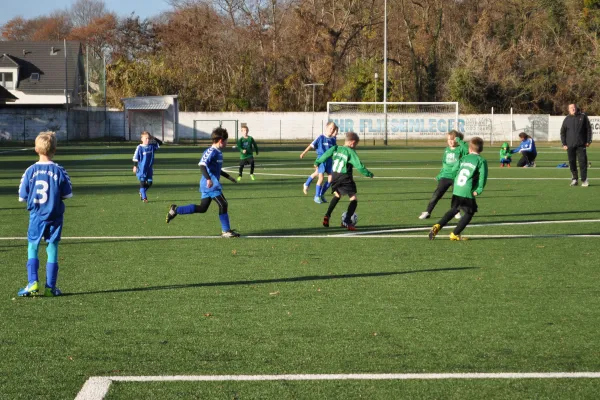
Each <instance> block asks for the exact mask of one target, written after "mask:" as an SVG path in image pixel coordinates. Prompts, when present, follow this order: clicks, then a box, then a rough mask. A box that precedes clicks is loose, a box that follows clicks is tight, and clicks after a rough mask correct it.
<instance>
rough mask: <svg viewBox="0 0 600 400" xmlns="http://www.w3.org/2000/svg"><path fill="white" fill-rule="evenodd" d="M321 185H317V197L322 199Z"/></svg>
mask: <svg viewBox="0 0 600 400" xmlns="http://www.w3.org/2000/svg"><path fill="white" fill-rule="evenodd" d="M321 187H322V186H321V185H317V191H316V192H315V197H321Z"/></svg>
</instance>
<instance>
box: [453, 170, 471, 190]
mask: <svg viewBox="0 0 600 400" xmlns="http://www.w3.org/2000/svg"><path fill="white" fill-rule="evenodd" d="M470 175H471V171H469V170H468V169H467V168H463V169H461V170H460V172H459V173H458V179H457V180H456V184H457V185H458V186H465V184H466V183H467V180H468V179H469V176H470Z"/></svg>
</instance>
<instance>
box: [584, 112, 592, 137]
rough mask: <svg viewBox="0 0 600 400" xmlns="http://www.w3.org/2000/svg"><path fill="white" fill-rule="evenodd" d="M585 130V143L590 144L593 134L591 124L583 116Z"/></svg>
mask: <svg viewBox="0 0 600 400" xmlns="http://www.w3.org/2000/svg"><path fill="white" fill-rule="evenodd" d="M585 129H586V131H587V142H586V143H592V136H593V135H594V132H593V131H592V124H591V122H590V119H589V117H588V116H587V115H586V116H585Z"/></svg>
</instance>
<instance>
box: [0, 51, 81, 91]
mask: <svg viewBox="0 0 600 400" xmlns="http://www.w3.org/2000/svg"><path fill="white" fill-rule="evenodd" d="M0 54H2V57H1V58H0V67H4V68H6V67H16V66H18V68H19V81H18V83H17V87H16V88H15V90H18V91H22V92H24V93H28V94H58V93H61V92H62V91H64V89H65V69H66V73H67V78H68V82H67V87H68V90H73V89H75V88H77V86H78V82H80V81H81V79H82V75H83V71H81V70H80V66H79V63H78V62H79V57H80V55H81V44H80V43H79V42H74V41H70V42H69V41H68V42H66V60H65V43H64V42H63V41H49V42H26V41H0ZM65 61H66V62H65ZM15 64H16V65H15ZM65 67H66V68H65ZM33 73H39V74H40V75H39V80H33V79H30V78H31V74H33Z"/></svg>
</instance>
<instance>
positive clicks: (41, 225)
mask: <svg viewBox="0 0 600 400" xmlns="http://www.w3.org/2000/svg"><path fill="white" fill-rule="evenodd" d="M35 152H36V153H38V155H39V157H40V158H39V161H38V162H37V163H35V164H33V165H32V166H30V167H29V168H27V170H25V173H24V174H23V177H22V178H21V184H20V185H19V201H20V202H26V203H27V210H28V211H29V228H28V229H27V241H28V242H29V244H28V247H27V286H25V287H24V288H22V289H20V290H19V292H18V293H17V294H18V295H19V296H31V295H32V294H34V293H37V292H38V290H39V287H38V285H39V284H38V269H39V267H40V260H39V259H38V248H39V245H40V241H41V240H42V238H44V239H46V242H47V243H48V245H47V247H46V253H47V254H48V261H47V264H46V286H45V290H44V296H47V297H53V296H60V294H61V292H60V290H59V289H58V288H57V287H56V280H57V278H58V242H59V241H60V235H61V232H62V226H63V214H64V213H65V204H64V203H63V200H64V199H68V198H70V197H72V196H73V193H72V187H71V180H70V179H69V175H68V174H67V172H66V171H65V170H64V169H63V168H62V167H61V166H60V165H58V164H55V163H54V162H52V157H54V153H56V136H55V135H54V132H41V133H40V134H39V135H38V137H37V138H36V139H35Z"/></svg>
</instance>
